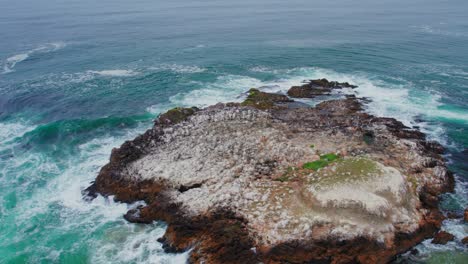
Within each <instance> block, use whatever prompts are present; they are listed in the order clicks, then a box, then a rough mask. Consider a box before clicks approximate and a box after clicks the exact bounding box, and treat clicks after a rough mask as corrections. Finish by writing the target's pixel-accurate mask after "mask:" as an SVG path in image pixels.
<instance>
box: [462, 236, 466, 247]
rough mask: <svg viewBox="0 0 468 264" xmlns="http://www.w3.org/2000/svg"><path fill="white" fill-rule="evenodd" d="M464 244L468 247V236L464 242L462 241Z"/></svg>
mask: <svg viewBox="0 0 468 264" xmlns="http://www.w3.org/2000/svg"><path fill="white" fill-rule="evenodd" d="M461 242H462V244H463V245H465V246H468V236H467V237H464V238H463V239H462V240H461Z"/></svg>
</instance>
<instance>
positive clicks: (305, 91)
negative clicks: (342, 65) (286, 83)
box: [288, 79, 357, 98]
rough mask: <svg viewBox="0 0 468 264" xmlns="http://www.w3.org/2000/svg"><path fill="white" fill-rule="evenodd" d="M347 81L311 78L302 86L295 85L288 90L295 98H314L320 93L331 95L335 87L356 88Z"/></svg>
mask: <svg viewBox="0 0 468 264" xmlns="http://www.w3.org/2000/svg"><path fill="white" fill-rule="evenodd" d="M356 87H357V86H355V85H351V84H349V83H347V82H344V83H340V82H335V81H331V82H330V81H328V80H327V79H317V80H311V81H309V82H308V83H306V84H303V85H301V86H293V87H291V88H290V89H289V90H288V95H289V96H291V97H295V98H313V97H316V96H320V95H330V94H331V92H332V91H333V90H334V89H342V88H356Z"/></svg>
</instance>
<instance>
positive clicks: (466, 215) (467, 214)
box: [463, 208, 468, 223]
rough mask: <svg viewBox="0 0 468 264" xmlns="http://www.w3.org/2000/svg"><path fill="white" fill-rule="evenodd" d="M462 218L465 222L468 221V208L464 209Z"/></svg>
mask: <svg viewBox="0 0 468 264" xmlns="http://www.w3.org/2000/svg"><path fill="white" fill-rule="evenodd" d="M463 219H464V220H465V222H467V223H468V208H466V209H465V213H464V214H463Z"/></svg>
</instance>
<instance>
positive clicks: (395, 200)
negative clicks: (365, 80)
mask: <svg viewBox="0 0 468 264" xmlns="http://www.w3.org/2000/svg"><path fill="white" fill-rule="evenodd" d="M341 88H355V86H353V85H350V84H348V83H338V82H330V81H328V80H326V79H321V80H313V81H310V82H309V83H307V84H305V85H303V86H301V87H299V88H297V87H292V88H291V89H290V91H289V92H288V95H289V96H290V97H288V96H286V95H280V94H270V93H265V92H262V91H260V90H257V89H251V90H250V91H249V93H248V96H247V99H246V100H245V101H244V102H242V103H226V104H222V103H220V104H217V105H214V106H210V107H207V108H204V109H198V108H175V109H172V110H170V111H168V112H167V113H164V114H162V115H160V116H159V118H158V119H157V120H156V121H155V125H154V127H153V128H151V129H149V130H148V131H146V132H145V133H144V134H143V135H140V136H138V137H137V138H135V139H134V140H132V141H127V142H125V143H124V144H123V145H122V146H121V147H120V148H116V149H114V150H113V151H112V153H111V157H110V161H109V163H108V164H106V165H105V166H104V167H103V168H102V169H101V171H100V173H99V175H98V176H97V178H96V181H95V182H94V183H93V184H92V185H91V186H90V187H89V188H88V189H87V190H86V193H87V195H88V197H91V198H92V197H95V196H96V195H98V194H101V195H104V196H110V195H114V199H115V200H117V201H121V202H127V203H131V202H136V201H144V202H145V205H142V206H139V207H138V208H135V209H132V210H130V211H128V212H127V214H126V215H125V216H124V217H125V219H127V220H128V221H130V222H136V223H151V222H152V221H155V220H161V221H165V222H166V223H167V224H168V228H167V231H166V233H165V235H164V236H163V237H162V238H160V242H162V243H163V245H164V248H165V250H167V251H169V252H182V251H186V250H189V249H190V250H191V252H190V258H189V261H190V262H191V263H259V262H263V263H306V262H320V263H322V262H323V263H386V262H388V261H390V260H391V259H392V258H394V257H395V256H396V255H398V254H401V253H404V252H406V251H408V250H409V249H411V247H413V246H414V245H416V244H418V243H420V242H421V241H423V240H424V239H427V238H431V237H433V236H434V235H435V234H436V233H437V231H438V230H439V229H440V226H441V223H442V221H443V219H444V216H443V215H442V213H441V212H440V211H439V209H438V196H439V195H440V194H442V193H445V192H450V191H453V187H454V180H453V176H452V174H451V173H450V171H448V169H447V167H446V163H445V160H444V158H443V157H442V156H441V154H442V153H443V151H444V149H443V147H442V146H441V145H440V144H438V143H437V142H433V141H428V140H426V138H425V135H424V134H423V133H421V132H419V131H418V130H414V129H410V128H408V127H405V126H404V125H403V124H402V123H401V122H399V121H397V120H395V119H392V118H383V117H376V116H372V115H370V114H368V113H365V112H364V111H363V102H362V100H361V99H359V98H356V97H354V96H348V97H347V98H345V99H338V100H330V101H324V102H322V103H319V104H318V105H316V106H315V107H308V106H307V107H306V106H303V105H300V104H299V105H298V104H297V102H294V100H293V99H292V98H291V97H294V96H296V97H300V98H304V97H309V98H311V97H315V96H317V95H324V94H329V93H330V92H331V90H333V89H341ZM440 237H441V238H443V237H442V235H441V236H440ZM444 237H447V236H444Z"/></svg>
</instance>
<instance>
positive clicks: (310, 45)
mask: <svg viewBox="0 0 468 264" xmlns="http://www.w3.org/2000/svg"><path fill="white" fill-rule="evenodd" d="M252 2H254V3H252ZM467 11H468V2H466V1H462V0H451V1H435V0H428V1H422V0H415V1H411V2H410V3H408V1H402V0H396V1H387V0H385V1H368V0H366V1H359V2H357V1H345V0H340V1H299V0H292V1H277V0H272V1H266V0H259V1H247V0H238V1H225V0H218V1H208V0H205V1H181V0H176V1H170V2H169V3H168V1H160V0H153V1H150V0H137V1H123V0H114V1H110V0H101V1H91V0H81V1H78V0H68V1H58V0H54V1H52V0H50V1H45V0H36V1H33V0H23V1H5V0H0V40H1V41H0V256H2V257H1V258H0V263H38V262H41V263H109V262H112V263H153V262H154V263H180V262H184V260H185V257H186V255H185V254H182V255H170V254H165V253H163V250H162V248H161V245H160V244H159V243H158V242H157V241H156V239H157V238H158V237H159V236H161V235H162V234H163V232H164V228H165V227H164V225H163V224H162V223H155V224H154V225H150V226H140V225H134V224H129V223H126V222H125V221H124V220H123V218H122V214H123V213H125V212H126V210H128V206H127V205H124V204H116V203H113V202H112V201H110V200H106V199H104V198H102V197H101V198H99V199H97V200H96V201H94V202H92V203H86V202H84V201H82V199H81V194H80V191H81V190H82V189H83V188H85V187H87V185H88V184H89V182H90V181H91V180H92V179H93V178H94V177H95V176H96V174H97V172H98V170H99V168H100V166H102V165H104V164H105V163H106V162H107V159H108V157H109V154H110V151H111V149H112V148H113V147H116V146H119V145H120V144H121V143H122V142H123V141H124V140H127V139H131V138H133V137H134V136H136V135H137V134H139V133H141V132H143V131H144V130H145V129H147V128H149V127H151V124H152V123H151V121H152V119H153V118H154V117H155V116H157V114H158V113H160V112H161V111H164V110H166V109H168V108H171V107H174V106H193V105H196V106H206V105H210V104H214V103H216V102H220V101H222V102H225V101H238V100H241V99H242V93H243V92H245V91H246V90H248V89H249V88H251V87H262V89H266V90H269V91H280V92H281V91H285V90H286V89H287V88H289V87H290V86H291V85H295V84H298V83H300V82H301V81H302V80H304V79H310V78H322V77H326V78H329V79H333V80H338V81H348V82H351V83H355V84H357V85H359V88H358V89H356V91H355V92H356V93H357V94H358V95H359V96H367V97H369V98H371V99H372V100H373V101H372V103H370V104H369V106H368V111H370V112H372V113H374V114H378V115H382V116H391V117H395V118H398V119H399V120H401V121H403V122H404V123H405V124H407V125H410V126H411V125H417V126H419V127H421V129H422V130H423V131H424V132H426V133H427V134H428V135H429V137H430V138H431V139H435V140H439V141H440V142H441V143H443V144H444V145H445V146H446V147H447V149H448V155H447V158H448V159H449V160H450V162H451V164H450V166H451V169H452V170H453V171H454V172H455V173H456V177H457V187H456V190H457V191H456V193H455V194H451V195H446V196H444V199H443V209H444V210H446V211H456V212H461V211H462V210H463V208H465V207H466V206H467V205H468V198H467V196H468V195H467V189H468V188H467V183H466V182H467V179H468V162H467V160H468V152H467V148H468V132H467V129H468V103H467V102H468V17H467V15H466V14H467ZM443 228H444V229H446V230H448V231H450V232H452V233H453V234H455V235H456V241H455V242H451V243H449V244H447V245H446V246H434V245H431V244H430V243H429V242H430V241H426V242H424V243H423V244H422V245H420V246H418V249H419V251H420V253H419V254H418V255H415V256H407V257H405V258H403V259H402V260H401V261H406V262H411V263H412V262H422V263H466V262H467V259H468V252H467V249H466V247H463V246H462V245H461V243H460V240H461V239H462V238H463V237H464V236H467V235H468V226H467V224H464V223H462V222H461V221H460V220H450V221H446V222H445V224H444V227H443Z"/></svg>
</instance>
